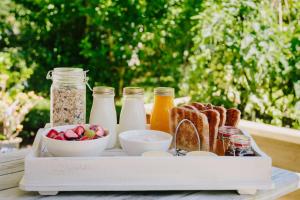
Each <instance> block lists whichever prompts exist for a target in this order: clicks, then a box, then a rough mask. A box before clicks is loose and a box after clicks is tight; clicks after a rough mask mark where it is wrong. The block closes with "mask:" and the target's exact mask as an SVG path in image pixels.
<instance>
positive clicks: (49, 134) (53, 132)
mask: <svg viewBox="0 0 300 200" xmlns="http://www.w3.org/2000/svg"><path fill="white" fill-rule="evenodd" d="M57 135H58V132H57V131H56V130H54V129H51V130H50V131H49V132H48V133H47V135H46V136H47V137H48V138H55V136H57Z"/></svg>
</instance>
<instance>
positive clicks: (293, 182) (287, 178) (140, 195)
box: [0, 168, 299, 200]
mask: <svg viewBox="0 0 300 200" xmlns="http://www.w3.org/2000/svg"><path fill="white" fill-rule="evenodd" d="M272 180H273V182H274V184H275V188H274V189H272V190H266V191H259V192H258V193H257V194H256V195H255V196H251V195H238V194H237V193H236V192H235V191H193V192H190V191H186V192H185V191H182V192H174V191H165V192H60V193H59V194H58V195H57V196H39V195H38V193H35V192H24V191H21V190H20V189H19V188H10V189H6V190H2V191H0V200H18V199H22V200H23V199H24V200H33V199H43V198H45V199H68V200H76V199H84V200H89V199H118V200H120V199H143V200H150V199H170V200H173V199H203V200H212V199H213V200H218V199H220V200H225V199H228V200H240V199H243V200H244V199H268V200H269V199H277V198H279V197H281V196H283V195H286V194H288V193H290V192H293V191H295V190H297V188H298V187H299V176H298V175H297V174H296V173H293V172H290V171H287V170H283V169H279V168H273V171H272Z"/></svg>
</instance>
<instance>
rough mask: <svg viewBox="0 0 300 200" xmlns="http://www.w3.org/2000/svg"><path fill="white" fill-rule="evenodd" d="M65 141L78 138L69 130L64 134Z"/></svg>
mask: <svg viewBox="0 0 300 200" xmlns="http://www.w3.org/2000/svg"><path fill="white" fill-rule="evenodd" d="M64 136H65V138H66V139H67V140H72V139H77V138H78V137H79V136H78V135H77V134H76V133H75V132H74V131H73V130H71V129H69V130H67V131H66V132H65V134H64Z"/></svg>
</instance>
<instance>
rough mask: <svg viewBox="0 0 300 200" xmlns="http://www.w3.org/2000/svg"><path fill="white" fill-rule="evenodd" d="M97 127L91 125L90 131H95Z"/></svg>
mask: <svg viewBox="0 0 300 200" xmlns="http://www.w3.org/2000/svg"><path fill="white" fill-rule="evenodd" d="M98 127H99V126H98V125H91V126H90V130H93V131H97V130H98Z"/></svg>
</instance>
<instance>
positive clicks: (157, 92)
mask: <svg viewBox="0 0 300 200" xmlns="http://www.w3.org/2000/svg"><path fill="white" fill-rule="evenodd" d="M173 107H174V88H170V87H158V88H155V89H154V105H153V109H152V113H151V117H150V129H153V130H159V131H164V132H167V133H169V132H170V110H171V108H173Z"/></svg>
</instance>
